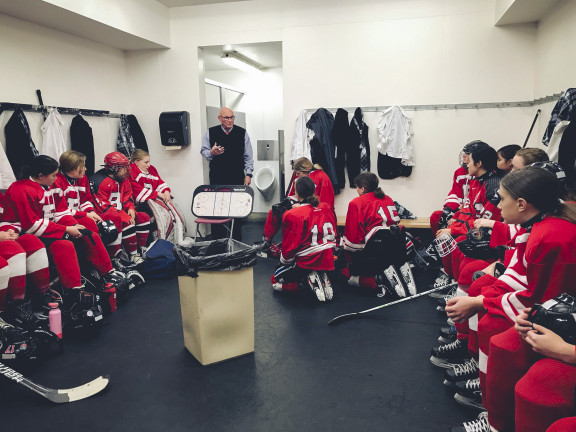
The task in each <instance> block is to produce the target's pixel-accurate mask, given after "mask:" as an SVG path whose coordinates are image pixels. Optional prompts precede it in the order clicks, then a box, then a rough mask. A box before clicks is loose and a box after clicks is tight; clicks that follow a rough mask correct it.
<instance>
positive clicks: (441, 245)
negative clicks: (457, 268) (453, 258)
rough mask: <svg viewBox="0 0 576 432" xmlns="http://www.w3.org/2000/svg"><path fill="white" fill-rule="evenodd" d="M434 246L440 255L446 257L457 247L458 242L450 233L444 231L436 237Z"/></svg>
mask: <svg viewBox="0 0 576 432" xmlns="http://www.w3.org/2000/svg"><path fill="white" fill-rule="evenodd" d="M434 247H435V248H436V251H437V252H438V255H440V256H441V257H445V256H446V255H449V254H451V253H452V252H453V251H454V250H455V249H456V247H457V243H456V240H454V238H452V236H451V235H450V234H449V233H444V234H442V235H440V236H438V237H436V238H435V239H434Z"/></svg>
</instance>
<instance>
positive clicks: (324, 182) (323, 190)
mask: <svg viewBox="0 0 576 432" xmlns="http://www.w3.org/2000/svg"><path fill="white" fill-rule="evenodd" d="M292 169H293V170H294V174H293V175H292V180H293V181H294V183H293V185H292V188H291V189H290V191H289V192H288V197H287V198H286V199H285V200H284V202H282V203H280V204H285V205H275V206H272V210H270V211H269V212H268V217H267V218H266V223H265V224H264V241H265V242H270V241H272V238H273V237H274V235H275V234H276V233H277V232H278V230H279V229H280V227H281V225H282V214H283V212H284V211H285V210H286V209H289V208H291V206H292V203H294V202H296V198H295V186H296V183H295V182H296V180H297V179H299V178H302V177H310V179H311V180H312V181H313V182H314V185H315V187H316V189H315V194H316V196H317V197H318V199H319V201H320V202H323V203H327V204H328V205H330V207H331V208H332V209H334V188H333V187H332V182H331V181H330V178H329V177H328V175H327V174H326V173H325V172H324V171H323V170H322V168H320V166H318V165H313V164H312V162H310V160H309V159H307V158H305V157H301V158H299V159H296V160H295V161H294V163H293V165H292Z"/></svg>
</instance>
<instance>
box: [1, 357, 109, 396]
mask: <svg viewBox="0 0 576 432" xmlns="http://www.w3.org/2000/svg"><path fill="white" fill-rule="evenodd" d="M0 374H2V375H4V376H5V377H6V378H9V379H11V380H12V381H16V382H17V383H18V384H22V385H23V386H25V387H28V388H29V389H30V390H32V391H35V392H36V393H38V394H39V395H41V396H44V397H45V398H46V399H49V400H51V401H52V402H55V403H66V402H74V401H77V400H81V399H86V398H87V397H90V396H93V395H95V394H96V393H99V392H101V391H102V390H104V388H106V386H107V385H108V382H109V381H110V378H109V377H108V376H99V377H98V378H96V379H95V380H92V381H90V382H88V383H86V384H84V385H81V386H78V387H74V388H69V389H51V388H48V387H44V386H41V385H40V384H36V383H35V382H34V381H31V380H30V379H28V378H26V377H25V376H23V375H22V374H21V373H19V372H16V371H15V370H14V369H12V368H10V367H8V366H6V365H4V364H3V363H0Z"/></svg>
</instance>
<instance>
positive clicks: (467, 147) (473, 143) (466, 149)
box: [458, 140, 488, 168]
mask: <svg viewBox="0 0 576 432" xmlns="http://www.w3.org/2000/svg"><path fill="white" fill-rule="evenodd" d="M480 146H488V144H486V143H485V142H484V141H480V140H476V141H470V142H469V143H468V144H466V145H465V146H464V147H463V148H462V151H461V152H460V155H459V157H458V159H459V160H458V163H459V165H460V166H461V167H462V168H467V164H465V163H464V161H463V155H465V154H467V155H471V154H472V152H473V151H474V150H475V149H476V148H477V147H480Z"/></svg>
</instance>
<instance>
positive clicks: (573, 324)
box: [528, 294, 576, 344]
mask: <svg viewBox="0 0 576 432" xmlns="http://www.w3.org/2000/svg"><path fill="white" fill-rule="evenodd" d="M528 319H529V320H530V321H531V322H533V323H534V324H540V325H541V326H543V327H546V328H547V329H549V330H552V331H553V332H554V333H556V334H557V335H558V336H560V337H561V338H562V339H564V340H565V341H566V342H568V343H570V344H574V343H576V299H575V298H574V297H572V296H570V295H568V294H560V295H559V296H558V297H555V298H553V299H550V300H548V301H546V302H544V303H543V304H539V303H537V304H535V305H534V306H532V310H531V311H530V313H529V314H528Z"/></svg>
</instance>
